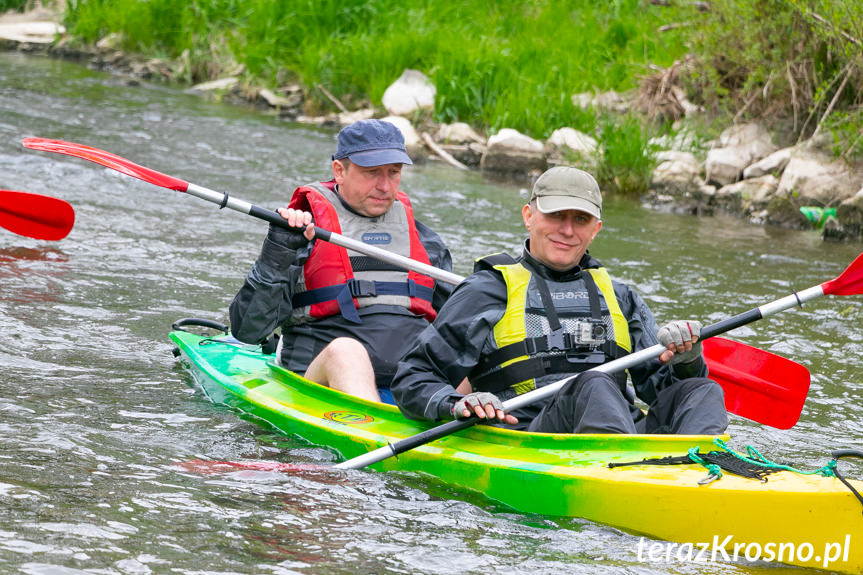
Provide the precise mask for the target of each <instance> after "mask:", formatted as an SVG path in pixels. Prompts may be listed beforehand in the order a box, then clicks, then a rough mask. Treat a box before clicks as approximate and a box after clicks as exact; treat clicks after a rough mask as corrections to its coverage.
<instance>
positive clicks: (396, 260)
mask: <svg viewBox="0 0 863 575" xmlns="http://www.w3.org/2000/svg"><path fill="white" fill-rule="evenodd" d="M185 191H186V193H187V194H190V195H192V196H195V197H196V198H201V199H203V200H207V201H208V202H213V203H214V204H218V205H219V207H220V208H230V209H232V210H235V211H237V212H241V213H244V214H248V215H250V216H252V217H255V218H258V219H261V220H264V221H267V222H270V223H271V224H275V225H277V226H280V227H282V228H285V229H287V230H291V231H293V232H296V233H302V230H298V228H295V227H293V226H291V225H290V224H288V221H287V220H286V219H285V218H283V217H282V216H281V215H279V213H278V212H274V211H272V210H268V209H265V208H262V207H260V206H256V205H254V204H250V203H249V202H246V201H244V200H240V199H237V198H234V197H231V196H230V195H229V194H228V193H227V192H217V191H214V190H210V189H208V188H204V187H202V186H198V185H196V184H189V185H188V187H187V188H186V190H185ZM315 237H316V238H318V239H321V240H323V241H325V242H330V243H332V244H335V245H337V246H341V247H343V248H346V249H349V250H353V251H355V252H358V253H361V254H364V255H367V256H371V257H374V258H377V259H379V260H381V261H384V262H386V263H389V264H392V265H395V266H399V267H401V268H403V269H407V270H410V271H415V272H418V273H421V274H423V275H427V276H429V277H431V278H434V279H436V280H440V281H443V282H446V283H450V284H453V285H456V284H459V283H461V282H462V281H463V280H464V278H463V277H461V276H459V275H456V274H454V273H452V272H448V271H445V270H442V269H440V268H436V267H434V266H431V265H428V264H424V263H422V262H418V261H416V260H414V259H411V258H408V257H405V256H401V255H399V254H396V253H393V252H390V251H387V250H384V249H381V248H376V247H374V246H370V245H368V244H364V243H363V242H359V241H357V240H354V239H351V238H349V237H346V236H343V235H341V234H338V233H336V232H332V231H330V230H325V229H323V228H320V227H318V226H315Z"/></svg>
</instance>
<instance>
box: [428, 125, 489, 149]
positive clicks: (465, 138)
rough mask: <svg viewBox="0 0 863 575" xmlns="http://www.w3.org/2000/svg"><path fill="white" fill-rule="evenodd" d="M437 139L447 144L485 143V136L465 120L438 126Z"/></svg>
mask: <svg viewBox="0 0 863 575" xmlns="http://www.w3.org/2000/svg"><path fill="white" fill-rule="evenodd" d="M435 140H436V141H437V142H439V143H441V144H445V145H456V146H457V145H462V146H468V145H469V144H482V145H485V138H483V137H482V136H480V135H479V134H477V133H476V131H474V129H473V128H471V127H470V126H469V125H468V124H465V123H464V122H456V123H454V124H441V125H440V127H438V131H437V134H436V135H435Z"/></svg>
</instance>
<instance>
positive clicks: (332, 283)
mask: <svg viewBox="0 0 863 575" xmlns="http://www.w3.org/2000/svg"><path fill="white" fill-rule="evenodd" d="M396 197H397V200H396V202H395V203H394V204H393V206H392V207H391V208H390V210H389V211H388V212H387V213H386V214H384V215H383V216H381V217H380V219H379V218H375V219H376V220H377V222H376V224H375V225H374V226H373V225H370V224H367V222H366V221H365V220H366V219H367V218H364V217H363V216H360V215H356V214H353V213H351V212H350V211H349V210H347V208H345V207H344V206H342V205H341V200H340V198H339V197H338V195H337V194H336V192H335V182H322V183H321V184H311V185H309V186H302V187H299V188H297V189H296V190H294V194H293V197H292V198H291V202H290V204H289V205H288V207H290V208H294V209H299V210H304V211H309V212H311V213H312V215H313V216H314V219H315V225H317V226H320V227H321V228H324V229H327V230H331V231H333V232H336V233H338V234H342V235H346V236H347V237H352V236H354V237H353V239H356V240H359V241H364V242H366V243H372V242H375V240H376V238H387V239H389V238H391V236H392V235H396V236H397V238H401V239H402V240H403V239H404V238H407V239H409V242H408V243H409V246H404V245H403V244H404V241H396V242H393V244H394V249H391V250H390V251H393V252H396V253H399V250H401V252H402V254H401V255H405V256H407V257H410V258H411V259H414V260H417V261H419V262H422V263H424V264H429V265H430V262H429V258H428V254H427V252H426V250H425V248H424V247H423V245H422V243H421V242H420V239H419V234H418V233H417V229H416V223H415V222H414V217H413V210H412V209H411V204H410V200H409V199H408V197H407V195H405V194H404V192H401V191H398V192H397V195H396ZM402 210H403V213H404V216H402V214H401V213H400V211H402ZM340 212H341V214H342V217H343V218H345V219H349V220H351V223H352V224H353V225H351V226H350V228H351V230H352V231H351V230H349V231H348V232H343V231H342V225H341V222H340V217H339V213H340ZM388 216H389V217H388ZM388 226H389V227H388ZM405 228H406V229H405ZM390 232H393V234H391V233H390ZM356 236H358V237H356ZM408 248H409V249H408ZM362 259H363V260H366V261H368V260H369V258H362ZM363 267H364V268H365V269H361V270H357V271H356V272H355V270H354V265H353V264H352V262H351V258H350V257H349V256H348V251H347V250H346V249H345V248H343V247H341V246H337V245H335V244H332V243H329V242H324V241H317V242H315V244H314V246H313V248H312V252H311V254H310V255H309V258H308V259H307V260H306V262H305V264H304V265H303V278H302V280H301V283H302V285H299V286H298V288H299V289H298V291H297V293H296V294H295V295H294V298H293V304H294V314H293V315H292V317H293V318H294V321H296V322H302V321H308V320H309V319H314V318H322V317H327V316H331V315H335V314H337V313H341V314H342V316H343V317H345V319H347V320H348V321H352V322H354V323H361V321H360V318H359V314H358V313H357V311H356V310H357V309H359V308H360V307H365V306H369V305H375V304H391V305H403V306H404V307H406V308H407V309H409V310H410V311H412V312H413V313H415V314H417V315H424V316H425V317H426V318H427V319H428V320H429V321H433V320H434V318H435V316H436V313H435V311H434V308H432V305H431V301H432V294H433V290H434V280H433V279H432V278H430V277H428V276H425V275H422V274H419V273H417V272H413V271H411V272H407V271H403V270H397V271H395V270H393V269H392V266H391V265H389V264H380V265H378V266H375V265H374V264H372V265H371V266H363ZM381 279H383V280H385V281H379V280H381Z"/></svg>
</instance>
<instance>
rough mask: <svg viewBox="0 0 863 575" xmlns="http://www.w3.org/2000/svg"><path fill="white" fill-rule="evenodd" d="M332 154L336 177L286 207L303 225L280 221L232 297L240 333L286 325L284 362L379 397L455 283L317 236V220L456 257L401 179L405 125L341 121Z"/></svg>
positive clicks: (380, 241)
mask: <svg viewBox="0 0 863 575" xmlns="http://www.w3.org/2000/svg"><path fill="white" fill-rule="evenodd" d="M332 160H333V163H332V169H333V180H331V181H329V182H320V183H318V182H315V183H311V184H308V185H305V186H301V187H299V188H297V189H296V190H294V193H293V196H292V198H291V201H290V203H289V205H288V207H286V208H281V209H279V213H280V214H281V215H282V217H284V218H285V219H286V220H288V222H289V223H290V224H291V225H292V226H294V227H296V228H297V231H296V232H292V231H290V230H285V229H283V228H281V227H277V226H270V230H269V232H268V234H267V238H266V239H265V240H264V245H263V247H262V248H261V254H260V256H259V257H258V260H257V261H256V262H255V265H254V267H253V268H252V270H251V271H250V272H249V274H248V277H247V278H246V281H245V283H244V284H243V286H242V288H241V289H240V291H239V293H237V295H236V296H235V298H234V301H233V302H232V303H231V306H230V317H231V331H232V333H233V335H234V337H236V338H237V339H239V340H240V341H245V342H249V343H262V342H263V341H265V340H267V338H269V336H270V334H271V333H272V332H273V331H274V330H275V329H276V328H278V327H279V326H281V338H280V339H279V343H278V346H277V348H276V357H277V360H278V361H280V362H281V363H282V364H283V365H284V366H286V367H287V368H288V369H290V370H292V371H295V372H297V373H300V374H304V375H305V377H307V378H308V379H311V380H312V381H316V382H318V383H321V384H323V385H328V386H330V387H332V388H334V389H338V390H340V391H344V392H346V393H350V394H352V395H356V396H359V397H363V398H365V399H369V400H373V401H380V400H381V396H384V398H385V399H386V396H387V395H388V392H389V382H390V380H391V379H392V376H393V374H394V372H395V368H396V364H397V362H398V360H399V358H400V357H401V356H402V354H403V353H404V351H405V350H406V346H407V345H408V343H409V342H411V341H412V340H413V339H414V338H415V337H416V336H417V335H418V334H419V333H420V332H421V331H422V330H423V329H424V328H425V327H426V326H427V325H428V324H429V322H430V321H431V320H433V319H434V317H435V315H436V310H437V309H439V308H440V307H441V305H442V304H443V302H444V300H445V299H446V298H447V297H448V295H449V293H450V292H451V287H450V286H448V285H446V284H442V285H441V284H437V283H436V282H435V281H434V280H433V279H432V278H429V277H427V276H423V275H421V274H418V273H416V272H407V271H404V270H401V269H399V268H395V267H394V266H392V265H390V264H386V263H383V262H380V261H377V260H375V259H373V258H370V257H365V256H362V255H361V254H357V253H354V252H350V251H348V250H346V249H345V248H342V247H339V246H336V245H334V244H331V243H327V242H324V241H315V240H314V228H315V225H317V226H319V227H321V228H323V229H326V230H330V231H333V232H336V233H339V234H341V235H343V236H347V237H349V238H352V239H355V240H358V241H362V242H364V243H369V244H375V245H376V246H377V247H380V248H383V249H386V250H388V251H392V252H395V253H397V254H400V255H402V256H405V257H410V258H412V259H415V260H418V261H421V262H423V263H426V264H430V265H433V266H436V267H439V268H442V269H445V270H447V271H451V270H452V260H451V257H450V253H449V250H447V248H446V246H445V245H444V243H443V240H441V238H440V237H439V236H438V235H437V234H436V233H434V232H433V231H432V230H431V229H429V228H428V227H426V226H425V225H423V224H422V223H420V222H418V221H416V220H415V219H414V217H413V210H412V209H411V204H410V200H409V199H408V197H407V196H406V195H405V194H404V193H403V192H402V191H401V190H400V189H399V184H400V182H401V173H402V166H403V165H404V164H408V165H410V164H411V163H412V162H411V159H410V158H409V157H408V155H407V152H406V150H405V144H404V137H403V136H402V134H401V132H400V131H399V130H398V128H396V127H395V126H394V125H393V124H391V123H389V122H384V121H381V120H362V121H359V122H355V123H354V124H351V125H350V126H347V127H346V128H344V129H342V130H341V131H340V132H339V135H338V147H337V149H336V153H335V154H334V155H333V157H332ZM313 222H314V223H313Z"/></svg>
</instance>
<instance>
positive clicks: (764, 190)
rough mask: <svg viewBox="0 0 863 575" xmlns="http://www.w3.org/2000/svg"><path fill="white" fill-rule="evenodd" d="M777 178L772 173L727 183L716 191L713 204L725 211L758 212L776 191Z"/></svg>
mask: <svg viewBox="0 0 863 575" xmlns="http://www.w3.org/2000/svg"><path fill="white" fill-rule="evenodd" d="M778 187H779V179H778V178H776V176H774V175H772V174H767V175H766V176H761V177H759V178H751V179H748V180H741V181H739V182H734V183H733V184H728V185H727V186H723V187H721V188H719V190H718V191H717V192H716V196H715V199H714V204H715V205H716V206H717V207H718V208H721V209H723V210H725V211H727V212H731V213H735V214H736V213H745V214H752V213H755V212H760V211H761V210H763V209H764V208H765V207H767V204H768V203H769V202H770V200H771V199H772V198H773V196H774V195H775V193H776V189H777V188H778Z"/></svg>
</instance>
